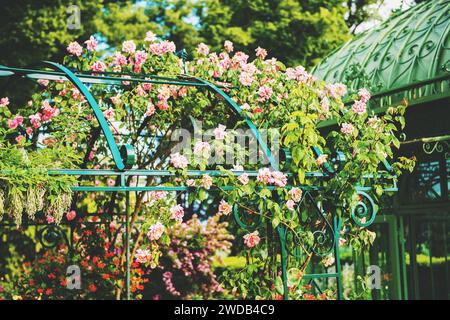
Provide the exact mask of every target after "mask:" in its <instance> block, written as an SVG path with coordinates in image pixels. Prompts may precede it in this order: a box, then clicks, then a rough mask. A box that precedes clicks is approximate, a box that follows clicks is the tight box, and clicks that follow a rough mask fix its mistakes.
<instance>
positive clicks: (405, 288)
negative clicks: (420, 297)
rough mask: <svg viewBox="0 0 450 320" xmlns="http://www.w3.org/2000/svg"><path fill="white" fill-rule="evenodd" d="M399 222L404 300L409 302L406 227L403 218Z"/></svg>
mask: <svg viewBox="0 0 450 320" xmlns="http://www.w3.org/2000/svg"><path fill="white" fill-rule="evenodd" d="M398 219H399V220H398V221H399V230H400V231H399V241H400V265H401V269H402V281H403V295H402V298H403V300H408V274H407V272H406V250H405V242H406V238H405V227H404V224H403V216H399V217H398Z"/></svg>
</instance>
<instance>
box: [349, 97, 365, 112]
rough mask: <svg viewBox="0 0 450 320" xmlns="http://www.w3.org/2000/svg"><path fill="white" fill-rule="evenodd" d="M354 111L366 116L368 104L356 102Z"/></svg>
mask: <svg viewBox="0 0 450 320" xmlns="http://www.w3.org/2000/svg"><path fill="white" fill-rule="evenodd" d="M352 111H353V112H354V113H356V114H359V115H361V114H364V113H365V112H366V103H365V102H364V101H363V100H356V101H355V102H354V103H353V105H352Z"/></svg>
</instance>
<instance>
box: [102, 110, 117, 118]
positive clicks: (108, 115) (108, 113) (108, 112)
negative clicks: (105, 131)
mask: <svg viewBox="0 0 450 320" xmlns="http://www.w3.org/2000/svg"><path fill="white" fill-rule="evenodd" d="M103 115H104V116H105V118H106V119H108V120H113V119H114V116H115V115H116V114H115V112H114V109H112V108H109V109H107V110H105V111H103Z"/></svg>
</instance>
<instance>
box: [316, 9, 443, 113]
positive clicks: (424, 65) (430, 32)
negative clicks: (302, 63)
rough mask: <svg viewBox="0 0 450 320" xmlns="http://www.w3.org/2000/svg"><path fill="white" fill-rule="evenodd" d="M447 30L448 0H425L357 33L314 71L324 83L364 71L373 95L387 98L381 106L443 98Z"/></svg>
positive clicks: (341, 80)
mask: <svg viewBox="0 0 450 320" xmlns="http://www.w3.org/2000/svg"><path fill="white" fill-rule="evenodd" d="M449 32H450V0H434V1H427V2H424V3H421V4H418V5H416V6H414V7H412V8H410V9H409V10H407V11H404V12H402V13H400V14H398V15H395V16H393V17H391V18H390V19H388V20H387V21H385V22H384V23H382V24H380V25H378V26H376V27H374V28H372V29H370V30H367V31H365V32H363V33H361V34H359V35H358V36H357V37H355V38H353V39H352V40H350V41H349V42H347V43H346V44H345V45H343V46H342V47H341V48H339V49H337V50H335V51H334V52H332V53H331V54H330V55H329V56H328V57H327V58H325V59H324V60H323V61H322V62H320V63H319V64H318V65H317V66H316V67H315V68H314V69H313V71H312V73H313V74H314V75H315V76H317V77H318V78H321V79H323V80H326V81H327V82H344V81H345V80H346V79H347V80H348V79H349V77H348V74H349V72H355V70H362V71H363V74H364V76H365V77H366V79H367V80H368V83H370V86H371V89H372V91H375V92H373V93H375V94H377V96H378V97H383V96H384V97H385V98H386V96H389V101H385V102H384V103H382V105H386V104H392V103H394V102H396V100H399V99H403V98H404V97H406V98H407V99H408V100H409V101H410V103H419V102H423V101H429V100H435V99H439V98H442V97H447V96H449V95H450V88H449V81H448V80H449V79H450V37H449ZM351 66H355V67H356V68H351ZM350 79H351V78H350ZM366 83H367V82H366ZM362 85H364V84H363V83H362V81H361V80H360V79H356V80H353V82H352V83H351V87H353V88H357V87H360V86H362ZM374 88H375V89H374Z"/></svg>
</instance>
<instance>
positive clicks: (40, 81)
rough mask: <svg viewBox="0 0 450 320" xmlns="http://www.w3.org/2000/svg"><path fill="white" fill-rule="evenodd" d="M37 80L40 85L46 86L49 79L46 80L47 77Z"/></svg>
mask: <svg viewBox="0 0 450 320" xmlns="http://www.w3.org/2000/svg"><path fill="white" fill-rule="evenodd" d="M37 82H38V83H39V84H40V85H41V86H44V87H46V86H48V84H49V82H50V81H48V80H47V79H39V80H38V81H37Z"/></svg>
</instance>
